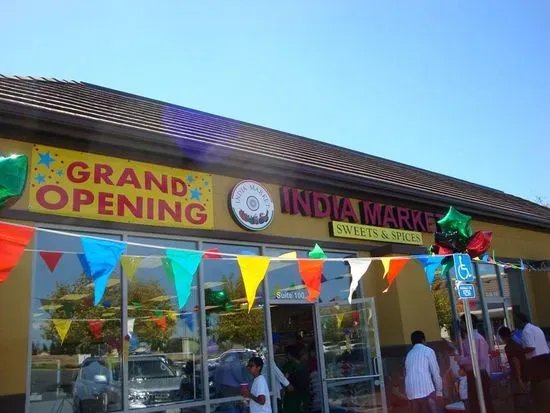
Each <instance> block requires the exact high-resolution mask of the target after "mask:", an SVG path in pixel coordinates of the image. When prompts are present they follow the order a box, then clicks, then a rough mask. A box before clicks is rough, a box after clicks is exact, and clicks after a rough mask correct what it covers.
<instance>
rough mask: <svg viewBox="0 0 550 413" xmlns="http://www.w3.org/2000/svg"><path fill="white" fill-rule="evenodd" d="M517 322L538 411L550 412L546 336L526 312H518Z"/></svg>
mask: <svg viewBox="0 0 550 413" xmlns="http://www.w3.org/2000/svg"><path fill="white" fill-rule="evenodd" d="M516 323H517V325H518V326H519V327H520V328H521V329H522V334H521V341H522V344H523V352H524V354H525V357H526V358H527V369H528V371H529V378H530V380H531V391H532V394H533V401H534V402H535V405H536V406H537V409H538V410H537V412H539V411H540V413H547V412H550V349H549V348H548V343H547V341H546V337H545V336H544V333H543V331H542V330H541V329H540V327H538V326H536V325H534V324H532V323H531V322H530V321H529V318H527V316H526V315H525V314H522V313H519V314H517V316H516Z"/></svg>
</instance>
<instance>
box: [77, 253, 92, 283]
mask: <svg viewBox="0 0 550 413" xmlns="http://www.w3.org/2000/svg"><path fill="white" fill-rule="evenodd" d="M78 260H79V261H80V265H81V266H82V271H84V275H85V276H86V278H90V279H91V278H92V274H91V271H90V266H89V265H88V261H86V256H85V255H84V254H78Z"/></svg>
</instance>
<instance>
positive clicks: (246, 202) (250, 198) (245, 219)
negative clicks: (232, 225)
mask: <svg viewBox="0 0 550 413" xmlns="http://www.w3.org/2000/svg"><path fill="white" fill-rule="evenodd" d="M229 207H230V209H231V213H232V214H233V218H235V220H236V221H237V222H238V223H239V224H240V225H242V226H243V227H244V228H246V229H249V230H250V231H261V230H263V229H266V228H267V227H268V226H269V225H270V224H271V222H272V221H273V213H274V212H275V207H274V205H273V199H272V198H271V195H270V193H269V192H268V191H267V189H265V188H264V187H263V186H262V185H260V184H259V183H258V182H255V181H241V182H239V183H238V184H237V185H235V187H234V188H233V191H231V197H230V199H229Z"/></svg>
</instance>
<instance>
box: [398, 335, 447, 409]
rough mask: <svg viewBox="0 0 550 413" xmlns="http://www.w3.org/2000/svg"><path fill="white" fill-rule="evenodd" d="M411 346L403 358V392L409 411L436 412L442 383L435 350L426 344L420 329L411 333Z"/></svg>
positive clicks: (440, 396)
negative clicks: (405, 395) (407, 401)
mask: <svg viewBox="0 0 550 413" xmlns="http://www.w3.org/2000/svg"><path fill="white" fill-rule="evenodd" d="M411 342H412V344H413V348H412V349H411V350H410V351H409V353H408V354H407V357H406V359H405V392H406V394H407V398H408V399H409V411H410V413H438V412H439V411H440V408H441V406H440V405H441V398H442V396H443V384H442V381H441V375H440V372H439V365H438V364H437V358H436V356H435V352H434V351H433V350H432V349H431V348H429V347H428V346H426V344H425V343H426V336H425V334H424V333H423V332H422V331H415V332H413V333H412V334H411Z"/></svg>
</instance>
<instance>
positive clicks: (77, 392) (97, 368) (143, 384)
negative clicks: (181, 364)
mask: <svg viewBox="0 0 550 413" xmlns="http://www.w3.org/2000/svg"><path fill="white" fill-rule="evenodd" d="M189 384H190V380H189V378H188V377H181V376H180V373H179V370H176V369H174V368H173V367H171V366H170V365H169V364H168V362H167V358H166V357H165V356H162V355H155V354H148V355H139V356H138V355H132V356H130V357H129V360H128V394H129V402H130V408H144V407H148V406H151V405H155V404H158V403H167V402H173V401H178V400H185V399H188V398H191V397H193V394H192V393H191V394H190V393H189V391H190V389H189ZM121 395H122V383H121V377H120V363H119V362H118V360H117V361H114V362H109V360H108V359H105V358H99V357H90V358H87V359H86V360H84V362H83V363H82V366H81V367H80V371H79V373H78V376H77V378H76V381H75V383H74V390H73V410H74V412H75V413H85V412H94V413H95V412H106V411H116V410H121V409H122V397H121ZM184 396H186V397H184Z"/></svg>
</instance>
